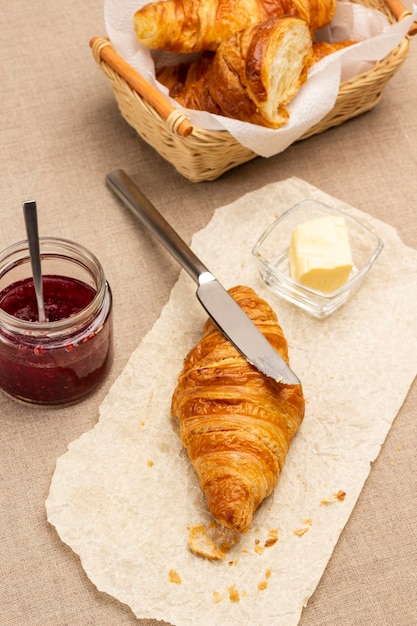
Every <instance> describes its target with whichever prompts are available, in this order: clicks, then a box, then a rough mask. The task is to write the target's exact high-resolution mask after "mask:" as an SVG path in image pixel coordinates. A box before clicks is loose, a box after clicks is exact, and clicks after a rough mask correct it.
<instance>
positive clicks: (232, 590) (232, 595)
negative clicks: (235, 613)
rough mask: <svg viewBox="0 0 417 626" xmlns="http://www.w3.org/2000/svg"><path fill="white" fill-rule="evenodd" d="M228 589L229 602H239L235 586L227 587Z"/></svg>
mask: <svg viewBox="0 0 417 626" xmlns="http://www.w3.org/2000/svg"><path fill="white" fill-rule="evenodd" d="M228 591H229V599H230V602H239V601H240V594H239V592H238V590H237V589H236V587H235V586H234V585H232V586H231V587H229V589H228Z"/></svg>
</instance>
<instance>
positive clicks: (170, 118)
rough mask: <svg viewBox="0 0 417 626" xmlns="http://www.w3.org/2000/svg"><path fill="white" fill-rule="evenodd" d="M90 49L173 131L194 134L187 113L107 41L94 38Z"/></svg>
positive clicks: (179, 133)
mask: <svg viewBox="0 0 417 626" xmlns="http://www.w3.org/2000/svg"><path fill="white" fill-rule="evenodd" d="M90 47H91V48H92V50H93V53H94V56H95V57H96V59H102V60H103V61H105V62H106V63H107V65H109V66H110V67H111V68H112V69H113V70H114V71H115V72H116V73H117V74H119V75H120V76H121V77H122V78H123V79H124V80H125V81H126V82H127V84H128V85H129V86H130V87H131V88H132V89H134V90H135V91H137V93H138V94H139V95H140V96H142V98H144V99H145V100H146V102H147V103H148V104H150V105H151V106H152V107H153V108H154V109H155V111H156V112H157V113H159V115H160V116H161V117H162V119H163V120H164V121H165V122H168V123H169V124H171V126H172V130H173V131H175V132H177V133H178V135H181V136H182V137H187V136H188V135H190V134H191V133H192V132H193V126H192V125H191V122H190V120H189V119H188V117H187V116H186V115H185V113H183V112H182V111H179V110H178V109H176V108H175V107H173V106H172V105H171V103H170V102H168V100H165V98H164V97H163V95H162V94H160V93H159V91H158V90H157V89H156V88H155V87H153V86H152V85H150V84H149V83H148V82H147V81H146V80H145V79H144V78H143V77H142V76H141V75H140V74H138V72H137V71H136V70H134V69H133V67H132V66H131V65H129V64H128V63H127V62H126V61H125V60H124V59H122V57H121V56H120V55H118V54H117V52H116V51H115V50H114V49H113V47H112V46H111V44H110V42H109V41H108V40H107V39H102V38H100V37H93V38H92V39H91V41H90Z"/></svg>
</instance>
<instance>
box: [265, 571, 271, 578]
mask: <svg viewBox="0 0 417 626" xmlns="http://www.w3.org/2000/svg"><path fill="white" fill-rule="evenodd" d="M271 574H272V572H271V570H270V569H267V570H266V572H265V578H271Z"/></svg>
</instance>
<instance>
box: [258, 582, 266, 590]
mask: <svg viewBox="0 0 417 626" xmlns="http://www.w3.org/2000/svg"><path fill="white" fill-rule="evenodd" d="M267 587H268V583H267V581H266V580H262V581H261V582H260V583H258V589H259V591H264V589H266V588H267Z"/></svg>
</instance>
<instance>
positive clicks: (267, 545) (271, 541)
mask: <svg viewBox="0 0 417 626" xmlns="http://www.w3.org/2000/svg"><path fill="white" fill-rule="evenodd" d="M277 541H278V537H269V538H268V539H267V540H266V541H265V548H270V547H271V546H273V545H274V544H276V542H277Z"/></svg>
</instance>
